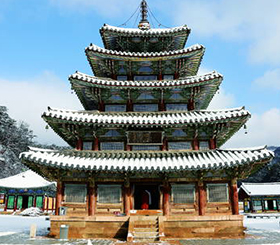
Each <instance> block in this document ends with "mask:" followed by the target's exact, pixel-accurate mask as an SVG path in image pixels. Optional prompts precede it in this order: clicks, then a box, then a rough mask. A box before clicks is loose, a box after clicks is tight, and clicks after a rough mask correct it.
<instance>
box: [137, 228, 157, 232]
mask: <svg viewBox="0 0 280 245" xmlns="http://www.w3.org/2000/svg"><path fill="white" fill-rule="evenodd" d="M134 231H135V232H158V227H147V228H146V227H134Z"/></svg>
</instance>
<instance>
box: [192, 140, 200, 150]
mask: <svg viewBox="0 0 280 245" xmlns="http://www.w3.org/2000/svg"><path fill="white" fill-rule="evenodd" d="M193 149H194V150H195V151H198V150H199V142H198V139H197V138H194V139H193Z"/></svg>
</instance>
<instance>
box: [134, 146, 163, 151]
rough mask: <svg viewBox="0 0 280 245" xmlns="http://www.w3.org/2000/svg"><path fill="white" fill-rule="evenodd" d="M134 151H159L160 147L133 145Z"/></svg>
mask: <svg viewBox="0 0 280 245" xmlns="http://www.w3.org/2000/svg"><path fill="white" fill-rule="evenodd" d="M132 150H133V151H159V150H160V146H158V145H133V146H132Z"/></svg>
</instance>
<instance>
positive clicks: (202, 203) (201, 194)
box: [198, 181, 207, 215]
mask: <svg viewBox="0 0 280 245" xmlns="http://www.w3.org/2000/svg"><path fill="white" fill-rule="evenodd" d="M198 202H199V203H198V214H199V215H205V209H206V202H207V198H206V190H205V186H204V183H203V181H198Z"/></svg>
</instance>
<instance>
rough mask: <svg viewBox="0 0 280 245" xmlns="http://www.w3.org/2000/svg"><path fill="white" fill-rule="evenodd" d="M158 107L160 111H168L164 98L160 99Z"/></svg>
mask: <svg viewBox="0 0 280 245" xmlns="http://www.w3.org/2000/svg"><path fill="white" fill-rule="evenodd" d="M158 109H159V111H166V109H165V103H164V100H160V101H159V103H158Z"/></svg>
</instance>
